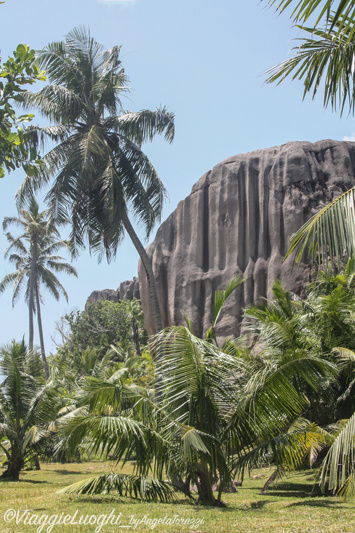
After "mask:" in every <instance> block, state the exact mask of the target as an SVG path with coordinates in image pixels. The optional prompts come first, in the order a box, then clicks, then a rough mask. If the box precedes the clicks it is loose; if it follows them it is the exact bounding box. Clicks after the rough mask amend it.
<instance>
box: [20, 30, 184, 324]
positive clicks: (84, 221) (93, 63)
mask: <svg viewBox="0 0 355 533" xmlns="http://www.w3.org/2000/svg"><path fill="white" fill-rule="evenodd" d="M119 53H120V47H118V46H114V47H113V48H112V49H110V50H104V48H103V47H102V45H101V44H99V43H98V42H97V41H95V40H94V39H93V38H92V37H91V36H90V33H88V32H87V31H86V30H84V29H82V28H75V29H73V30H72V31H71V32H70V33H69V34H68V35H67V36H66V39H65V42H57V43H51V44H49V45H48V46H47V47H46V48H45V49H44V50H42V51H41V52H40V53H39V54H38V63H39V64H40V65H41V66H42V68H45V70H46V73H47V78H48V80H49V81H50V85H48V86H46V87H44V88H43V89H41V90H40V91H39V92H38V93H36V94H31V93H28V94H27V97H26V102H27V107H34V108H36V109H38V110H39V112H40V113H42V115H43V116H44V117H46V118H47V119H49V120H50V121H51V122H52V123H53V124H55V125H52V126H49V127H45V128H40V127H37V128H32V127H31V130H32V132H33V135H34V136H35V139H36V141H37V142H39V141H41V142H43V141H45V140H46V139H50V140H53V141H55V142H56V143H57V146H56V147H55V148H53V149H52V150H50V152H48V153H47V155H46V156H45V157H44V161H45V165H43V166H42V167H41V168H39V172H38V176H31V177H30V176H28V177H27V178H26V180H25V181H24V183H23V185H22V187H21V189H20V191H19V197H20V199H21V198H23V197H25V196H26V195H31V194H32V193H33V191H34V190H36V189H38V188H39V187H41V186H42V185H43V184H46V183H48V182H49V181H50V180H51V179H52V178H53V177H54V183H53V184H52V187H51V189H50V191H49V193H48V196H47V199H48V201H49V206H50V210H51V213H52V214H53V215H54V216H55V217H58V216H59V217H61V216H66V215H67V212H68V213H69V214H70V218H71V225H72V232H71V243H72V249H73V252H77V250H78V248H80V247H81V246H83V245H84V241H85V238H87V241H88V244H89V247H90V250H92V251H94V252H98V253H99V257H100V258H101V256H102V254H103V253H104V252H105V253H106V256H107V259H108V260H110V257H111V256H112V255H115V254H116V251H117V246H118V244H119V242H120V240H121V239H122V237H123V234H124V231H126V232H127V233H128V235H129V237H130V238H131V240H132V242H133V244H134V246H135V247H136V249H137V251H138V253H139V256H140V258H141V261H142V263H143V265H144V269H145V272H146V274H147V279H148V286H149V294H150V298H151V302H152V309H153V318H154V323H155V328H156V330H157V331H159V330H161V329H162V326H163V324H162V318H161V313H160V307H159V303H158V298H157V291H156V285H155V280H154V275H153V271H152V265H151V261H150V259H149V257H148V255H147V253H146V251H145V249H144V247H143V245H142V243H141V241H140V240H139V238H138V236H137V234H136V232H135V230H134V228H133V226H132V224H131V220H130V218H129V217H128V211H129V210H131V213H132V216H133V217H134V218H136V219H137V220H138V221H139V222H141V223H142V224H143V226H144V228H145V230H146V233H147V235H149V233H150V231H151V229H152V228H153V225H154V223H155V222H156V221H157V220H159V217H160V215H161V210H162V204H163V199H164V195H165V189H164V186H163V184H162V182H161V181H160V179H159V177H158V175H157V172H156V171H155V169H154V167H153V166H152V164H151V162H150V161H149V159H148V158H147V156H146V155H145V154H144V153H143V151H142V149H141V146H142V143H144V142H146V141H151V140H152V139H153V137H154V136H155V135H156V134H164V137H165V139H166V140H167V141H168V142H171V141H172V139H173V136H174V122H173V119H174V117H173V114H172V113H168V112H167V111H166V109H165V108H159V109H156V110H155V111H149V110H143V111H140V112H135V113H132V112H128V111H124V109H123V107H122V102H121V98H122V96H123V95H124V94H125V93H126V92H127V78H126V75H125V73H124V69H123V67H122V64H121V61H120V59H119ZM31 130H30V131H31Z"/></svg>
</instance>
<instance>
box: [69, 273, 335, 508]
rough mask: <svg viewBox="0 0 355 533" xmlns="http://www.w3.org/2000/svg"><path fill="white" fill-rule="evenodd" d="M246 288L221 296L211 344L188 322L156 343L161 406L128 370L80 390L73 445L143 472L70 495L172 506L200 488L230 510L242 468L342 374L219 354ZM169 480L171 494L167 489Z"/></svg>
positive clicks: (313, 363)
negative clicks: (177, 496) (227, 490)
mask: <svg viewBox="0 0 355 533" xmlns="http://www.w3.org/2000/svg"><path fill="white" fill-rule="evenodd" d="M242 281H243V280H242V279H241V278H240V277H237V278H235V279H234V280H232V281H231V283H230V284H229V285H228V287H227V288H226V290H225V291H217V292H216V295H215V310H214V314H213V326H212V328H211V330H210V331H209V334H208V335H207V339H206V340H202V339H199V338H197V337H195V336H194V335H193V333H192V324H191V322H190V321H189V320H188V319H187V323H188V327H183V326H179V327H173V328H170V329H167V330H164V331H162V332H160V333H159V334H158V335H157V336H156V338H155V343H156V345H157V346H158V347H159V350H160V354H161V358H160V361H159V366H158V367H157V369H156V385H155V391H154V392H155V395H156V398H157V399H158V400H159V401H158V402H156V401H155V400H154V396H153V391H149V390H146V389H143V388H142V387H139V386H138V385H137V384H133V385H132V384H131V382H127V383H124V382H122V376H123V374H122V371H123V369H121V370H119V371H118V372H116V373H115V374H113V375H111V376H109V377H107V378H106V379H105V377H104V376H103V375H101V377H100V378H96V377H88V378H86V379H85V380H83V381H82V382H81V383H80V389H79V391H78V393H77V409H76V410H75V411H72V412H71V413H69V414H68V415H66V416H64V417H63V418H62V419H61V432H62V435H63V440H62V443H63V445H64V446H65V447H66V448H69V449H70V448H71V449H72V450H75V449H76V448H77V446H78V445H79V443H81V442H83V440H84V439H86V444H87V446H88V447H89V450H90V451H92V450H93V451H95V452H99V453H102V454H103V455H106V454H109V453H110V454H111V455H112V457H113V458H114V459H115V460H117V461H120V460H124V461H125V460H128V459H129V458H130V456H131V455H132V454H133V453H134V454H135V456H136V459H137V462H136V472H135V473H134V475H133V476H131V477H129V476H122V475H120V474H117V475H112V474H109V475H102V476H100V477H99V478H91V479H89V480H85V481H82V482H79V483H77V484H75V485H74V486H71V487H69V488H68V489H66V491H67V492H73V493H90V494H95V493H98V492H101V491H103V490H110V489H113V490H117V491H118V492H119V493H120V494H122V493H126V494H130V495H136V496H139V497H142V498H144V497H148V498H150V497H159V498H161V499H162V500H165V499H170V498H171V497H172V492H171V490H172V488H174V489H177V490H182V491H183V492H184V493H185V494H186V495H188V496H189V497H193V496H192V494H191V487H192V485H194V486H195V487H196V489H197V492H198V499H199V501H201V502H204V503H208V504H212V505H222V503H221V492H222V489H223V487H227V486H228V485H229V484H230V482H231V480H232V477H233V473H234V472H235V471H236V469H238V468H239V469H240V465H241V463H239V462H238V461H237V459H240V458H241V457H244V456H245V455H246V454H247V453H248V452H250V451H251V450H254V449H255V447H256V446H257V445H260V444H261V443H267V442H269V441H270V440H272V439H274V440H275V438H276V437H277V436H279V435H280V433H282V432H284V431H285V429H287V428H288V427H289V424H290V421H292V420H293V419H294V417H295V416H296V415H298V414H299V413H300V412H301V411H302V410H303V409H305V408H306V407H307V405H308V400H307V398H306V396H305V395H304V394H303V392H302V387H301V386H300V385H301V384H302V383H303V384H304V386H308V387H310V388H314V387H317V386H318V383H319V382H320V380H324V379H325V378H326V377H327V376H328V375H329V373H330V372H332V371H333V366H332V365H331V364H330V363H327V362H325V361H322V360H321V359H320V358H319V357H314V356H312V355H309V354H305V352H304V351H301V350H298V351H297V352H296V353H292V354H290V353H286V354H283V355H282V357H278V358H276V357H273V356H272V354H270V355H269V356H268V357H264V358H260V357H259V356H254V355H252V354H249V352H247V351H242V350H239V349H238V346H237V343H233V342H232V341H230V342H229V343H226V344H225V345H224V347H223V349H222V350H220V349H219V348H218V346H217V345H216V333H215V332H216V323H217V321H218V318H219V317H220V314H221V310H222V305H223V303H224V302H225V301H226V299H227V298H228V296H229V295H230V294H231V293H232V292H233V290H235V289H236V288H237V287H238V286H239V285H240V283H241V282H242ZM213 341H214V342H213ZM152 348H153V350H154V349H156V348H155V346H152ZM232 348H233V349H232ZM223 350H225V351H223ZM227 352H228V353H227ZM305 434H306V436H307V439H306V441H305V442H307V444H308V447H309V446H310V445H311V444H314V443H315V442H316V441H318V440H319V435H318V434H317V435H316V432H315V431H314V430H313V429H312V431H311V430H309V429H308V430H307V429H306V428H303V429H302V430H299V431H298V433H297V438H296V436H295V435H292V436H291V437H288V441H287V442H288V447H289V448H291V444H292V443H293V444H294V443H295V442H301V441H302V438H303V441H304V437H305ZM286 440H287V437H285V438H284V442H286ZM303 441H302V442H303ZM294 447H295V446H294ZM232 450H233V452H232ZM232 453H233V455H232ZM304 453H305V446H304V445H303V446H301V447H300V448H299V449H298V450H297V449H296V450H295V451H293V452H292V454H291V452H289V456H291V455H292V457H293V458H294V462H295V460H296V459H295V458H296V456H297V454H298V456H301V457H303V455H304ZM290 454H291V455H290ZM261 455H262V454H259V457H261ZM163 471H165V472H166V474H167V475H168V477H169V479H170V486H169V485H166V484H163V482H162V477H161V476H162V473H163ZM147 476H148V477H147ZM217 481H218V482H219V489H220V490H219V494H218V497H217V498H216V497H215V495H214V494H213V490H214V489H213V485H214V484H215V483H217ZM138 487H140V488H139V490H138ZM145 487H147V494H145Z"/></svg>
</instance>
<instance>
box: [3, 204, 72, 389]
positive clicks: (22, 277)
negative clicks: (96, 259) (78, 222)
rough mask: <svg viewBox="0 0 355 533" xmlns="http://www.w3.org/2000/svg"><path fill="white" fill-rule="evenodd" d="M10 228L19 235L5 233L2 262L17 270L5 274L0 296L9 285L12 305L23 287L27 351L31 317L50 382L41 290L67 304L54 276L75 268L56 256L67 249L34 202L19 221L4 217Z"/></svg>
mask: <svg viewBox="0 0 355 533" xmlns="http://www.w3.org/2000/svg"><path fill="white" fill-rule="evenodd" d="M9 225H16V226H19V227H20V229H21V230H22V233H21V234H20V235H19V236H17V237H14V236H13V235H12V234H11V233H10V232H7V233H6V239H7V241H8V243H9V247H8V248H7V250H6V252H5V258H8V259H9V261H10V263H12V264H14V265H15V267H16V270H15V271H14V272H12V273H11V274H7V275H6V276H5V277H4V279H3V280H1V282H0V293H1V292H3V291H4V290H5V289H6V288H7V287H8V286H9V285H12V286H13V297H12V304H13V305H14V304H15V303H16V301H17V300H18V298H19V296H20V294H21V290H22V289H23V288H24V285H25V299H26V302H27V305H28V311H29V349H30V350H33V339H34V326H33V317H34V314H36V315H37V321H38V333H39V339H40V345H41V354H42V359H43V364H44V369H45V374H46V379H48V378H49V370H48V364H47V359H46V354H45V347H44V336H43V327H42V316H41V301H42V294H41V286H42V287H45V289H46V290H47V291H48V292H49V293H50V294H52V296H54V298H55V299H56V300H59V297H60V294H63V295H64V297H65V298H66V300H68V295H67V292H66V290H65V288H64V287H63V285H62V284H61V283H60V281H59V280H58V278H57V277H56V275H55V274H54V273H53V271H54V272H56V273H57V272H64V273H66V274H72V275H74V276H77V273H76V270H75V268H74V267H73V266H72V265H70V264H69V263H66V262H64V261H63V258H62V257H61V256H58V255H56V253H57V252H58V250H60V249H61V248H68V245H67V242H66V241H64V240H62V239H61V238H60V235H59V232H58V229H57V227H56V224H55V222H54V221H53V219H52V220H50V219H49V218H48V211H46V210H45V211H42V212H41V211H40V210H39V206H38V204H37V202H36V201H35V200H34V199H32V200H31V201H30V203H29V205H28V207H27V209H26V208H25V207H23V208H22V209H20V211H19V216H18V217H5V218H4V220H3V229H4V230H5V231H6V229H7V228H8V226H9Z"/></svg>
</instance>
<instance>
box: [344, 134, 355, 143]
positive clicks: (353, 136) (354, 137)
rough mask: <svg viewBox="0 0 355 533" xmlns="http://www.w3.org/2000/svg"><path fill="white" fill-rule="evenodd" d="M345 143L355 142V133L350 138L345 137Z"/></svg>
mask: <svg viewBox="0 0 355 533" xmlns="http://www.w3.org/2000/svg"><path fill="white" fill-rule="evenodd" d="M343 141H353V142H355V132H354V133H352V134H351V135H350V136H349V137H347V136H345V137H343Z"/></svg>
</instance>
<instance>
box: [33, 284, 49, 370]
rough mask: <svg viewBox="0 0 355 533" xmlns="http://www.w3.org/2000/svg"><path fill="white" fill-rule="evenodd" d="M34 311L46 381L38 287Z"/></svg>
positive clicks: (46, 367) (46, 365)
mask: <svg viewBox="0 0 355 533" xmlns="http://www.w3.org/2000/svg"><path fill="white" fill-rule="evenodd" d="M36 310H37V322H38V333H39V341H40V344H41V355H42V360H43V366H44V373H45V375H46V380H48V379H49V370H48V363H47V358H46V352H45V350H44V338H43V327H42V317H41V303H40V301H39V294H38V286H36Z"/></svg>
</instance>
